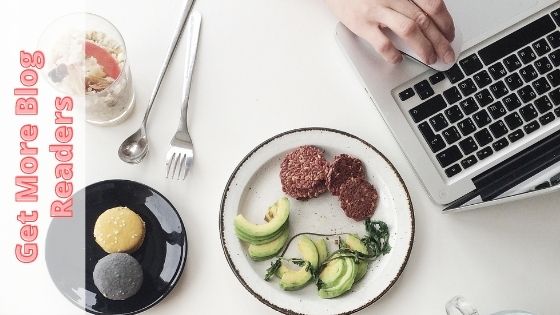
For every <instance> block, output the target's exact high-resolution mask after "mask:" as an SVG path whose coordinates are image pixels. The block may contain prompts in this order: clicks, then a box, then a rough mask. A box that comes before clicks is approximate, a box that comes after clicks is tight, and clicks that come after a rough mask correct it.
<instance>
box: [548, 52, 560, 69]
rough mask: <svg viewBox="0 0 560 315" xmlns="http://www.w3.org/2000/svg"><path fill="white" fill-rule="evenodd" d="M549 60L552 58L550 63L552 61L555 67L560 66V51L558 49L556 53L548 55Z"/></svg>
mask: <svg viewBox="0 0 560 315" xmlns="http://www.w3.org/2000/svg"><path fill="white" fill-rule="evenodd" d="M548 58H550V61H552V64H553V65H554V66H555V67H558V66H560V49H556V50H555V51H553V52H551V53H550V54H548Z"/></svg>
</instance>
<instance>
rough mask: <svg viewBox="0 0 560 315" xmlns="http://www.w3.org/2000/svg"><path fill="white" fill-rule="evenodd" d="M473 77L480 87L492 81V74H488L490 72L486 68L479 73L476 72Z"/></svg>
mask: <svg viewBox="0 0 560 315" xmlns="http://www.w3.org/2000/svg"><path fill="white" fill-rule="evenodd" d="M473 78H474V82H476V85H478V87H479V88H481V89H482V88H483V87H485V86H487V85H488V84H490V83H492V78H490V75H489V74H488V72H486V70H482V71H480V72H479V73H477V74H475V75H474V76H473Z"/></svg>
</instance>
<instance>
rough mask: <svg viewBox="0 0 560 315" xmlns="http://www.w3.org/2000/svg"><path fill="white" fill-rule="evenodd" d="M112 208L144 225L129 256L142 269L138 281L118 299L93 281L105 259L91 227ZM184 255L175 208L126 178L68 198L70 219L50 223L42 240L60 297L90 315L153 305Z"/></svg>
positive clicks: (169, 286) (181, 229)
mask: <svg viewBox="0 0 560 315" xmlns="http://www.w3.org/2000/svg"><path fill="white" fill-rule="evenodd" d="M84 206H85V209H84ZM117 206H126V207H128V208H130V209H132V210H133V211H135V212H136V213H138V214H139V215H140V216H141V217H142V220H144V222H145V223H146V237H145V239H144V242H143V244H142V246H141V247H140V248H139V249H138V250H137V251H135V252H134V253H131V255H132V256H133V257H134V258H136V260H138V262H139V263H140V264H141V266H142V269H143V271H144V282H143V284H142V287H141V289H140V291H139V292H138V293H136V295H134V296H132V297H131V298H129V299H126V300H124V301H113V300H109V299H107V298H105V297H104V296H103V295H102V294H101V293H100V292H99V290H97V288H96V286H95V284H94V283H93V269H94V267H95V265H96V264H97V261H98V260H99V259H101V258H103V257H105V256H106V255H108V254H107V253H106V252H105V251H103V249H101V247H99V245H98V244H97V243H96V242H95V239H94V237H93V227H94V225H95V221H96V220H97V217H98V216H99V215H100V214H101V213H103V212H104V211H105V210H107V209H110V208H113V207H117ZM84 227H85V229H84ZM80 257H81V258H80ZM84 257H85V261H84V260H83V258H84ZM186 257H187V237H186V232H185V227H184V225H183V222H182V220H181V218H180V216H179V214H178V213H177V210H176V209H175V208H174V207H173V205H172V204H171V203H170V202H169V201H168V200H167V199H166V198H165V197H164V196H163V195H161V194H160V193H159V192H157V191H156V190H154V189H152V188H150V187H148V186H146V185H143V184H140V183H137V182H133V181H128V180H107V181H102V182H98V183H95V184H92V185H89V186H87V187H86V188H85V191H84V190H81V191H79V192H77V193H76V194H74V216H73V217H72V218H70V219H62V218H59V219H54V220H53V221H52V223H51V226H50V227H49V232H48V235H47V241H46V260H47V266H48V269H49V273H50V275H51V278H52V279H53V281H54V283H55V284H56V286H57V287H58V289H59V290H60V291H61V292H62V293H63V294H64V295H65V296H66V298H68V299H69V300H70V301H72V302H73V303H74V304H76V305H77V306H79V307H80V308H83V309H85V310H86V311H87V312H89V313H92V314H127V315H128V314H137V313H140V312H143V311H145V310H147V309H149V308H150V307H152V306H154V305H156V304H157V303H159V302H160V301H161V300H162V299H163V298H164V297H165V296H166V295H167V294H169V292H171V290H172V289H173V287H174V286H175V284H176V283H177V281H178V280H179V278H180V276H181V273H182V271H183V268H184V266H185V261H186Z"/></svg>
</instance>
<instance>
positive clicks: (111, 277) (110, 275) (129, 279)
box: [93, 253, 144, 300]
mask: <svg viewBox="0 0 560 315" xmlns="http://www.w3.org/2000/svg"><path fill="white" fill-rule="evenodd" d="M142 281H144V274H143V272H142V267H141V266H140V264H139V263H138V261H137V260H136V259H134V257H132V256H130V255H129V254H125V253H115V254H110V255H107V256H105V257H103V258H102V259H100V260H99V261H98V262H97V265H95V269H94V270H93V282H94V283H95V286H97V289H99V292H101V294H103V296H105V297H106V298H108V299H111V300H126V299H128V298H129V297H131V296H133V295H134V294H136V293H137V292H138V290H140V287H141V286H142Z"/></svg>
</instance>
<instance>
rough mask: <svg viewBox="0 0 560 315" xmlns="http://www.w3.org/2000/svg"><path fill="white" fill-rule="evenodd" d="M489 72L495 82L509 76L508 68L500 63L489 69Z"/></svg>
mask: <svg viewBox="0 0 560 315" xmlns="http://www.w3.org/2000/svg"><path fill="white" fill-rule="evenodd" d="M488 71H490V75H491V76H492V78H494V80H498V79H501V78H503V77H504V76H505V75H506V74H507V71H506V68H504V65H503V64H502V63H501V62H499V61H498V62H496V63H495V64H493V65H491V66H490V67H488Z"/></svg>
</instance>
